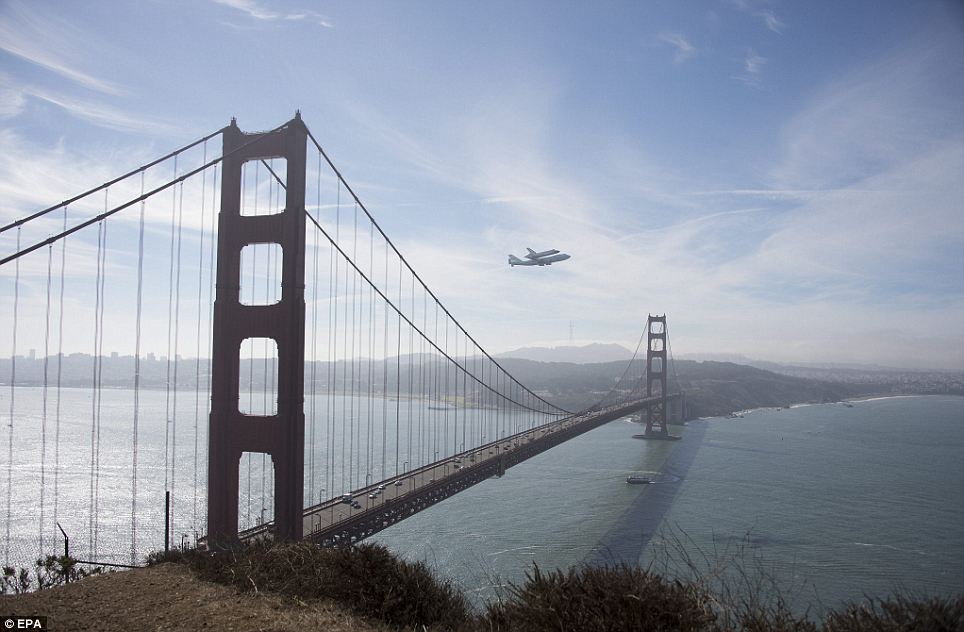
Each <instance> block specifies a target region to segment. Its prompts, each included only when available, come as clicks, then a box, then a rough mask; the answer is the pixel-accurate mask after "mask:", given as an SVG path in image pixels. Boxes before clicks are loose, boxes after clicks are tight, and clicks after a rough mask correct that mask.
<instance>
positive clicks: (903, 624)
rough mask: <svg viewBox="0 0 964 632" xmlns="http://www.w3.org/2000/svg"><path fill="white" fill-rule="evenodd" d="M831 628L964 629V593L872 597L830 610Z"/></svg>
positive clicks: (879, 631) (851, 631)
mask: <svg viewBox="0 0 964 632" xmlns="http://www.w3.org/2000/svg"><path fill="white" fill-rule="evenodd" d="M824 630H826V631H827V632H865V631H866V632H871V631H873V632H916V631H920V632H925V631H926V632H964V595H958V596H957V597H930V598H924V599H916V600H913V599H910V598H908V597H905V596H903V595H896V596H894V597H891V598H889V599H868V600H867V601H865V602H863V603H855V604H850V605H848V606H847V607H845V608H844V609H843V610H842V611H840V612H837V611H833V612H830V613H829V614H828V615H827V616H826V618H825V619H824Z"/></svg>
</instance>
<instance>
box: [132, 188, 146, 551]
mask: <svg viewBox="0 0 964 632" xmlns="http://www.w3.org/2000/svg"><path fill="white" fill-rule="evenodd" d="M141 195H144V172H143V171H142V172H141ZM146 204H147V200H141V209H140V211H141V212H140V217H139V219H138V224H137V317H136V319H135V321H134V428H133V433H132V437H131V444H132V456H131V564H134V563H135V561H136V558H137V442H138V436H137V432H138V425H139V422H140V409H141V404H140V402H141V399H140V397H141V317H142V314H143V312H142V310H143V297H144V213H145V210H146V209H145V205H146Z"/></svg>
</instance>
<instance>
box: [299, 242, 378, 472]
mask: <svg viewBox="0 0 964 632" xmlns="http://www.w3.org/2000/svg"><path fill="white" fill-rule="evenodd" d="M318 232H319V231H315V238H316V239H317V237H318ZM368 275H369V277H370V278H372V279H374V278H375V227H374V226H372V225H371V224H369V226H368ZM376 335H377V331H376V330H375V288H369V300H368V469H369V471H371V470H373V469H374V466H375V464H374V462H375V336H376ZM378 478H379V480H381V479H384V478H385V472H384V471H383V472H380V473H379V477H378Z"/></svg>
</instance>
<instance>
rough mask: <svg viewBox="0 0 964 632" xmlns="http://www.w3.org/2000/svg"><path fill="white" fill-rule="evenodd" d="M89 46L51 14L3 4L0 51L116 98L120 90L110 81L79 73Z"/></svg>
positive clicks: (8, 3)
mask: <svg viewBox="0 0 964 632" xmlns="http://www.w3.org/2000/svg"><path fill="white" fill-rule="evenodd" d="M90 45H91V44H90V42H89V41H85V38H84V36H83V35H82V34H81V33H80V32H79V31H78V30H77V28H76V27H75V26H73V25H71V24H69V23H67V22H65V21H64V20H62V19H60V18H58V17H57V16H56V14H55V13H51V12H47V13H44V14H43V15H39V14H38V13H36V12H35V11H34V10H33V6H28V5H26V4H24V3H21V2H15V1H11V2H5V3H4V4H3V11H2V13H0V50H3V51H5V52H7V53H9V54H11V55H15V56H17V57H20V58H21V59H24V60H26V61H28V62H30V63H32V64H35V65H37V66H40V67H41V68H45V69H47V70H49V71H51V72H53V73H55V74H57V75H59V76H61V77H63V78H65V79H69V80H70V81H73V82H75V83H77V84H79V85H81V86H83V87H85V88H88V89H90V90H94V91H97V92H101V93H104V94H111V95H118V94H121V89H120V88H119V87H118V86H116V85H115V84H113V83H112V82H110V81H107V80H105V79H102V78H100V77H97V76H94V75H92V74H90V73H88V72H86V71H84V70H81V69H80V68H79V67H78V65H77V63H78V60H80V59H83V58H84V55H83V53H82V51H83V50H85V49H89V47H90Z"/></svg>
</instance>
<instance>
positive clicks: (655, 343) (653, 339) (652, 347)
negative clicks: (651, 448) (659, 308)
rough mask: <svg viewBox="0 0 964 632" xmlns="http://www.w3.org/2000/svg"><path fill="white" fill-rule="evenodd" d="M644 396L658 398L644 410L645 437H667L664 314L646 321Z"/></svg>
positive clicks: (651, 316) (650, 317)
mask: <svg viewBox="0 0 964 632" xmlns="http://www.w3.org/2000/svg"><path fill="white" fill-rule="evenodd" d="M646 396H647V397H658V399H657V400H656V401H655V402H653V403H652V404H650V405H649V406H648V407H647V409H646V436H654V435H656V436H659V437H668V436H669V428H668V425H669V423H668V422H669V417H668V415H667V413H668V409H667V407H666V314H663V315H662V316H653V315H652V314H650V316H649V318H648V319H647V320H646Z"/></svg>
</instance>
